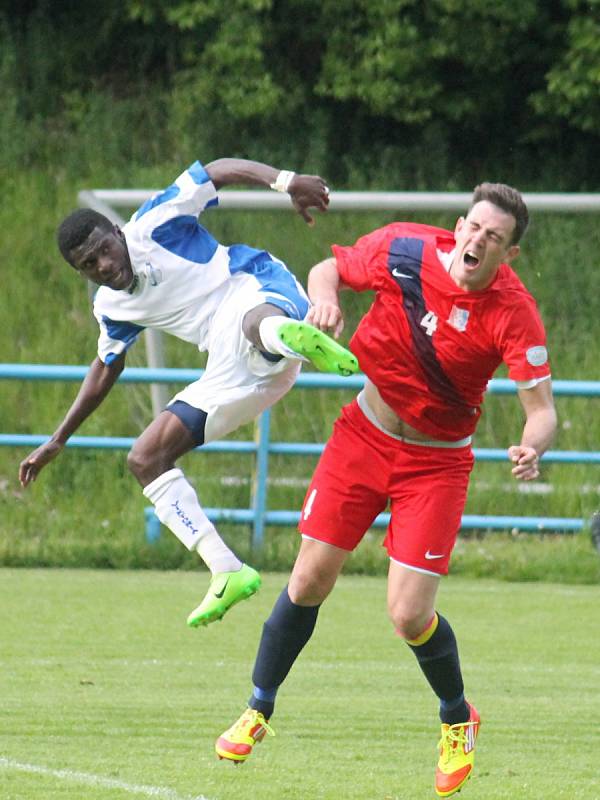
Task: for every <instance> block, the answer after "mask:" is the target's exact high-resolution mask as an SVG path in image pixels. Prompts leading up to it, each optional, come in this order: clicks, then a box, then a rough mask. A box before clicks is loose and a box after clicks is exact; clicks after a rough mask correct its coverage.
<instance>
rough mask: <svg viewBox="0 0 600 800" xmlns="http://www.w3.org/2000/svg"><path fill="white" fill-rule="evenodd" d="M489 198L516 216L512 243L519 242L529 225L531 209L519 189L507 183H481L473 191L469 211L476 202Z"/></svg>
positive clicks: (488, 199)
mask: <svg viewBox="0 0 600 800" xmlns="http://www.w3.org/2000/svg"><path fill="white" fill-rule="evenodd" d="M482 200H487V201H488V203H493V205H495V206H498V208H501V209H502V211H505V212H506V213H507V214H511V215H512V216H513V217H514V218H515V230H514V232H513V235H512V241H511V244H517V242H518V241H519V240H520V238H521V237H522V236H523V234H524V233H525V231H526V230H527V226H528V225H529V211H528V210H527V206H526V205H525V201H524V200H523V197H522V195H521V192H519V191H518V190H517V189H513V187H512V186H507V185H506V184H505V183H480V184H479V186H476V187H475V190H474V191H473V199H472V201H471V205H470V207H469V211H470V210H471V209H472V208H473V206H474V205H475V203H481V201H482Z"/></svg>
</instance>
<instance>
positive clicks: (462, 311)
mask: <svg viewBox="0 0 600 800" xmlns="http://www.w3.org/2000/svg"><path fill="white" fill-rule="evenodd" d="M468 321H469V312H468V311H467V309H466V308H458V306H452V309H451V310H450V316H449V317H448V324H449V325H452V327H453V328H455V329H456V330H457V331H460V332H461V333H462V332H463V331H466V330H467V322H468Z"/></svg>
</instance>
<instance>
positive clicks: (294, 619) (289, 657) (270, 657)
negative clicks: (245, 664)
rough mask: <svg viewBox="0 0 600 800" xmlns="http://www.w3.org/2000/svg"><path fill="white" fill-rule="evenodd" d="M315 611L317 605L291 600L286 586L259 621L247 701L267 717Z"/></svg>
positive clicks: (311, 626) (309, 632) (305, 638)
mask: <svg viewBox="0 0 600 800" xmlns="http://www.w3.org/2000/svg"><path fill="white" fill-rule="evenodd" d="M318 613H319V606H299V605H296V603H292V601H291V600H290V596H289V594H288V590H287V586H286V587H285V589H284V590H283V591H282V592H281V594H280V595H279V597H278V598H277V602H276V603H275V605H274V606H273V610H272V612H271V616H270V617H269V619H268V620H267V621H266V622H265V624H264V625H263V632H262V636H261V639H260V644H259V646H258V653H257V654H256V661H255V662H254V670H253V672H252V682H253V683H254V686H255V691H254V693H253V695H252V697H251V698H250V700H249V701H248V705H249V706H250V708H255V709H256V710H257V711H260V712H262V713H263V714H264V715H265V717H266V718H267V719H269V718H270V717H271V715H272V714H273V709H274V707H275V695H276V694H277V689H278V688H279V686H280V685H281V684H282V683H283V681H284V680H285V679H286V677H287V674H288V672H289V671H290V669H291V668H292V666H293V664H294V661H295V660H296V659H297V658H298V656H299V655H300V652H301V651H302V648H303V647H304V645H305V644H306V643H307V642H308V640H309V639H310V637H311V635H312V632H313V630H314V628H315V624H316V622H317V615H318Z"/></svg>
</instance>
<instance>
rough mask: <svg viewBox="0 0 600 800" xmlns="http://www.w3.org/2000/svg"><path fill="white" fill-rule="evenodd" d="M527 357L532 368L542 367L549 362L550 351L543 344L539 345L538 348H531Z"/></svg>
mask: <svg viewBox="0 0 600 800" xmlns="http://www.w3.org/2000/svg"><path fill="white" fill-rule="evenodd" d="M525 355H526V357H527V361H528V362H529V363H530V364H531V366H532V367H541V366H542V364H545V363H546V361H548V351H547V350H546V348H545V347H544V345H542V344H538V345H536V347H530V348H529V350H528V351H527V352H526V354H525Z"/></svg>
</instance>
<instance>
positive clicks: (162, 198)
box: [135, 183, 181, 220]
mask: <svg viewBox="0 0 600 800" xmlns="http://www.w3.org/2000/svg"><path fill="white" fill-rule="evenodd" d="M180 191H181V190H180V188H179V186H177V184H176V183H172V184H171V185H170V186H169V187H168V188H167V189H165V190H164V192H160V193H159V194H155V195H154V197H151V198H150V199H149V200H146V202H145V203H144V205H142V206H140V207H139V209H138V210H137V211H136V214H135V218H136V220H138V219H139V218H140V217H143V216H144V214H146V213H147V212H148V211H150V210H151V209H153V208H156V206H160V205H162V203H168V202H169V200H172V199H173V198H174V197H177V195H178V194H179V192H180Z"/></svg>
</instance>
